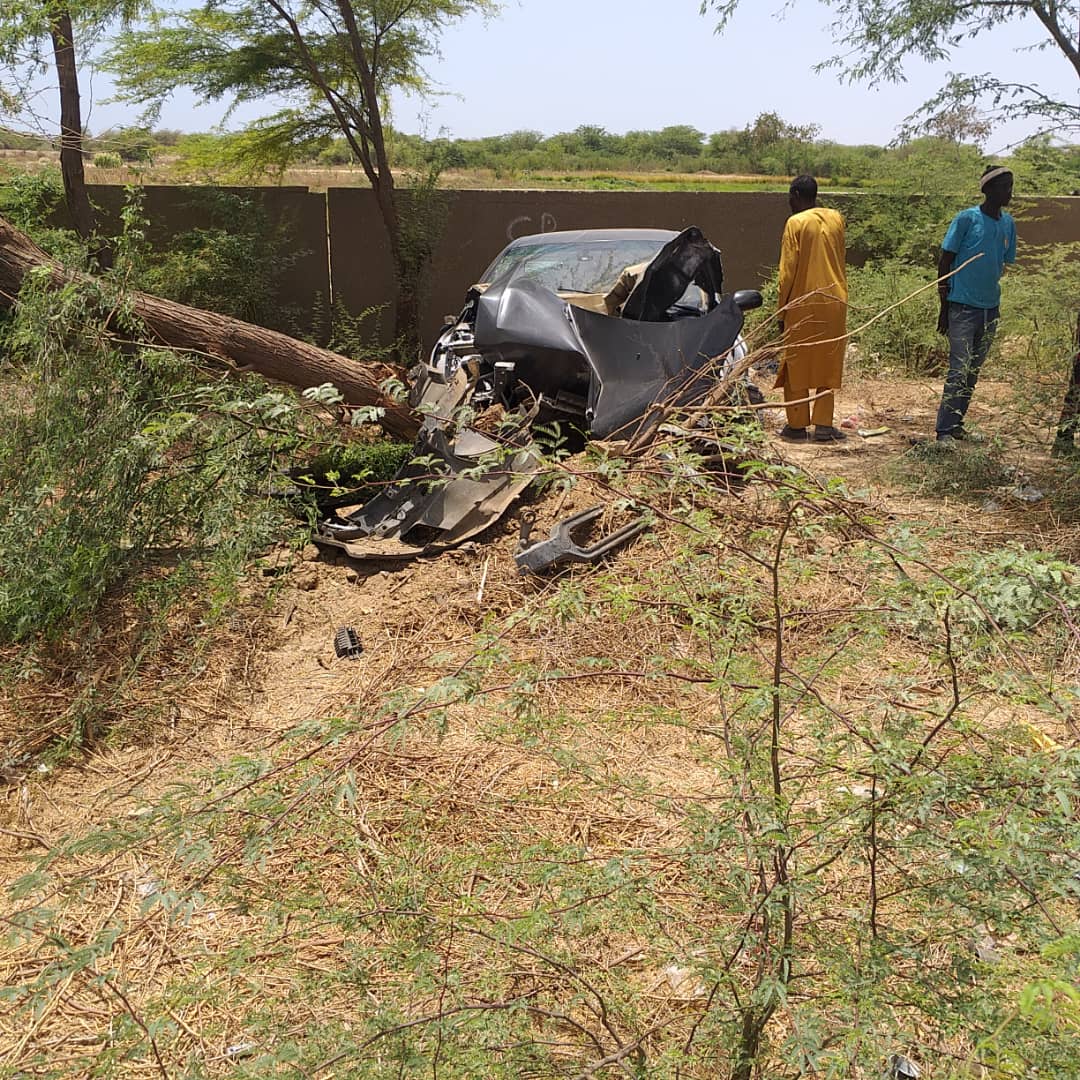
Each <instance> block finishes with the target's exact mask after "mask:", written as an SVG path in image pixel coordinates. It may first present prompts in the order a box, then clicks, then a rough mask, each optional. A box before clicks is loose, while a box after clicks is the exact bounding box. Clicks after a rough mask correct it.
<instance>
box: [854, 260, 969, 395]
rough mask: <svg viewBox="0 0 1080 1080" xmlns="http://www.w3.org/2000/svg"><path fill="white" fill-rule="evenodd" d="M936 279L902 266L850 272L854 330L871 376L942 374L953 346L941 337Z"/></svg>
mask: <svg viewBox="0 0 1080 1080" xmlns="http://www.w3.org/2000/svg"><path fill="white" fill-rule="evenodd" d="M934 278H935V274H934V272H933V271H930V270H921V269H919V268H918V267H915V266H911V265H909V264H906V263H903V262H900V261H898V260H893V261H890V262H888V263H885V264H882V265H876V266H866V267H863V268H861V269H859V268H856V267H852V268H850V269H849V271H848V291H849V304H850V309H849V311H848V330H849V331H853V332H855V335H854V339H853V340H854V343H855V344H856V345H857V346H858V353H859V355H860V359H859V360H858V364H859V366H860V367H861V368H863V369H864V370H865V371H867V372H870V373H881V372H885V371H893V372H902V373H905V374H911V375H916V374H926V373H930V372H937V371H939V370H940V369H941V368H942V366H943V364H944V363H945V362H946V361H947V360H948V355H949V346H948V342H947V341H946V340H945V338H944V337H942V336H941V335H940V334H938V332H937V317H938V303H939V302H938V294H937V290H936V289H935V288H933V281H934ZM928 285H929V286H931V287H930V288H926V286H928ZM920 289H924V290H925V291H923V292H918V290H920ZM915 293H918V295H912V294H915ZM905 297H911V299H907V300H905V299H904V298H905ZM901 300H904V302H903V303H899V301H901ZM871 320H872V321H871Z"/></svg>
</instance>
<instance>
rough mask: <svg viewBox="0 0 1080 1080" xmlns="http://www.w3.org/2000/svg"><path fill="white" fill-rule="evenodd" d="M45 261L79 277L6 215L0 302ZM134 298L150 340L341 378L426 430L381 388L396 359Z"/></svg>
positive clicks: (55, 273)
mask: <svg viewBox="0 0 1080 1080" xmlns="http://www.w3.org/2000/svg"><path fill="white" fill-rule="evenodd" d="M38 267H45V268H46V269H47V270H48V271H49V276H50V279H51V281H52V282H53V284H54V285H55V286H56V287H57V288H59V287H61V286H62V285H65V284H67V283H68V282H69V281H71V280H73V278H74V277H75V275H73V274H72V273H71V271H68V270H65V269H64V268H63V267H62V266H60V265H59V263H57V262H55V261H54V260H53V259H51V258H49V256H48V255H46V254H45V252H44V251H42V250H41V248H39V247H38V246H37V244H35V243H34V242H33V240H31V239H30V237H28V236H27V235H26V234H25V233H24V232H21V231H20V230H19V229H16V228H15V227H14V226H13V225H11V224H10V223H9V222H7V221H5V220H4V219H3V218H2V217H0V305H4V306H8V307H10V306H12V305H13V304H14V303H15V301H16V298H17V297H18V293H19V289H20V287H21V286H22V282H23V278H24V277H25V276H26V275H27V274H28V273H29V272H30V271H31V270H35V269H36V268H38ZM128 299H129V301H130V303H131V307H132V309H133V311H134V313H135V314H136V316H138V318H139V319H140V320H141V321H142V322H143V323H144V324H145V326H146V328H147V331H148V335H147V343H148V344H155V345H168V346H169V347H171V348H174V349H181V350H191V351H192V352H200V353H207V354H209V355H211V356H214V357H218V358H220V359H221V360H225V361H227V362H229V363H230V364H233V365H234V366H235V367H237V368H240V369H250V370H252V371H257V372H259V374H260V375H265V376H266V377H267V378H269V379H276V380H278V381H280V382H286V383H291V384H292V385H293V386H301V387H306V386H320V385H322V384H323V383H328V382H329V383H333V384H334V386H336V387H337V388H338V390H340V391H341V393H342V395H343V396H344V398H345V400H346V402H348V403H349V404H350V405H377V406H379V407H380V408H382V409H384V410H385V413H384V415H383V417H382V420H381V421H380V423H381V424H382V426H383V427H384V428H385V429H386V430H387V431H388V432H390V433H391V434H392V435H397V436H400V437H403V438H412V437H413V436H414V435H415V434H416V432H417V430H418V427H419V425H418V424H417V421H416V419H415V417H414V416H413V414H412V413H411V412H410V411H409V410H408V409H407V408H405V407H403V406H401V405H398V404H396V403H395V402H393V401H391V400H390V399H389V398H387V397H386V395H385V394H383V392H382V391H381V390H380V389H379V383H381V382H382V381H383V380H385V379H387V378H391V377H396V376H397V375H398V372H397V371H396V370H395V369H394V368H392V367H390V366H389V365H388V364H383V363H379V362H377V361H372V362H360V361H357V360H351V359H349V357H347V356H341V355H340V354H339V353H334V352H330V351H329V350H328V349H320V348H319V347H318V346H317V345H309V344H308V343H307V342H305V341H297V340H296V338H291V337H289V336H288V335H287V334H279V333H277V331H274V330H267V329H266V328H265V327H262V326H255V325H253V324H252V323H246V322H243V321H242V320H241V319H233V318H230V317H229V316H228V315H218V314H215V313H214V312H212V311H203V310H201V309H199V308H191V307H187V306H185V305H184V304H177V303H175V302H174V301H172V300H163V299H162V298H161V297H158V296H150V295H149V294H148V293H141V292H131V293H129V294H128Z"/></svg>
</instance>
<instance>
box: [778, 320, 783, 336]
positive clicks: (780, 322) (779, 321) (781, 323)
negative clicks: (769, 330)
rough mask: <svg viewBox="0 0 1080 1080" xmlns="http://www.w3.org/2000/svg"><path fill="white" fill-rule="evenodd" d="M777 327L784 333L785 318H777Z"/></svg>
mask: <svg viewBox="0 0 1080 1080" xmlns="http://www.w3.org/2000/svg"><path fill="white" fill-rule="evenodd" d="M776 329H777V330H778V331H779V332H780V333H781V334H782V333H783V332H784V320H783V319H777V320H776Z"/></svg>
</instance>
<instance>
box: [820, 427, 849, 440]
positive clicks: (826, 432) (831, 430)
mask: <svg viewBox="0 0 1080 1080" xmlns="http://www.w3.org/2000/svg"><path fill="white" fill-rule="evenodd" d="M846 438H847V435H846V434H845V433H844V432H843V431H841V430H840V429H839V428H835V427H826V426H825V425H823V424H816V425H815V426H814V442H843V441H844V440H845V439H846Z"/></svg>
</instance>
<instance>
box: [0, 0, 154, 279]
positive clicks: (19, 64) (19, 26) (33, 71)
mask: <svg viewBox="0 0 1080 1080" xmlns="http://www.w3.org/2000/svg"><path fill="white" fill-rule="evenodd" d="M148 7H149V3H148V2H147V0H44V2H42V0H5V2H4V4H3V5H2V7H0V65H3V67H4V68H6V69H7V70H8V72H9V73H12V74H16V75H17V76H18V77H17V78H16V79H14V80H13V84H12V85H13V86H14V85H16V84H17V83H18V82H24V83H25V81H26V80H28V79H30V78H32V77H34V76H35V75H40V74H42V73H43V72H44V70H45V69H46V68H47V67H48V66H49V65H50V63H51V65H52V66H53V67H54V68H55V70H56V81H57V87H58V89H59V94H60V172H61V175H62V176H63V180H64V195H65V198H66V200H67V205H68V212H69V213H70V214H71V221H72V224H73V225H74V226H75V230H76V232H78V234H79V235H80V236H81V237H82V238H83V239H84V240H89V239H90V238H91V236H92V235H93V232H94V227H95V217H94V211H93V208H92V207H91V205H90V198H89V196H88V195H87V193H86V176H85V173H84V171H83V122H82V100H81V96H80V93H79V66H78V63H77V60H76V51H75V45H76V41H77V40H78V41H80V42H82V43H84V44H86V45H89V43H90V42H92V41H93V40H94V39H95V37H96V36H97V35H98V34H99V33H100V32H101V31H102V30H103V29H104V28H105V27H106V26H107V25H108V24H109V23H111V22H113V21H114V20H116V19H122V20H124V21H127V20H130V19H132V18H134V17H136V16H137V15H138V14H139V13H140V12H143V11H145V10H147V9H148ZM0 105H2V106H4V107H5V109H6V110H10V111H19V112H25V111H26V110H27V109H28V108H29V103H28V94H27V88H26V86H25V85H24V86H22V87H20V89H19V90H17V91H12V90H9V91H8V92H7V94H5V95H4V98H3V99H2V100H0ZM97 256H98V259H99V261H102V262H108V249H107V248H104V247H103V248H101V249H99V251H98V252H97Z"/></svg>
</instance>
